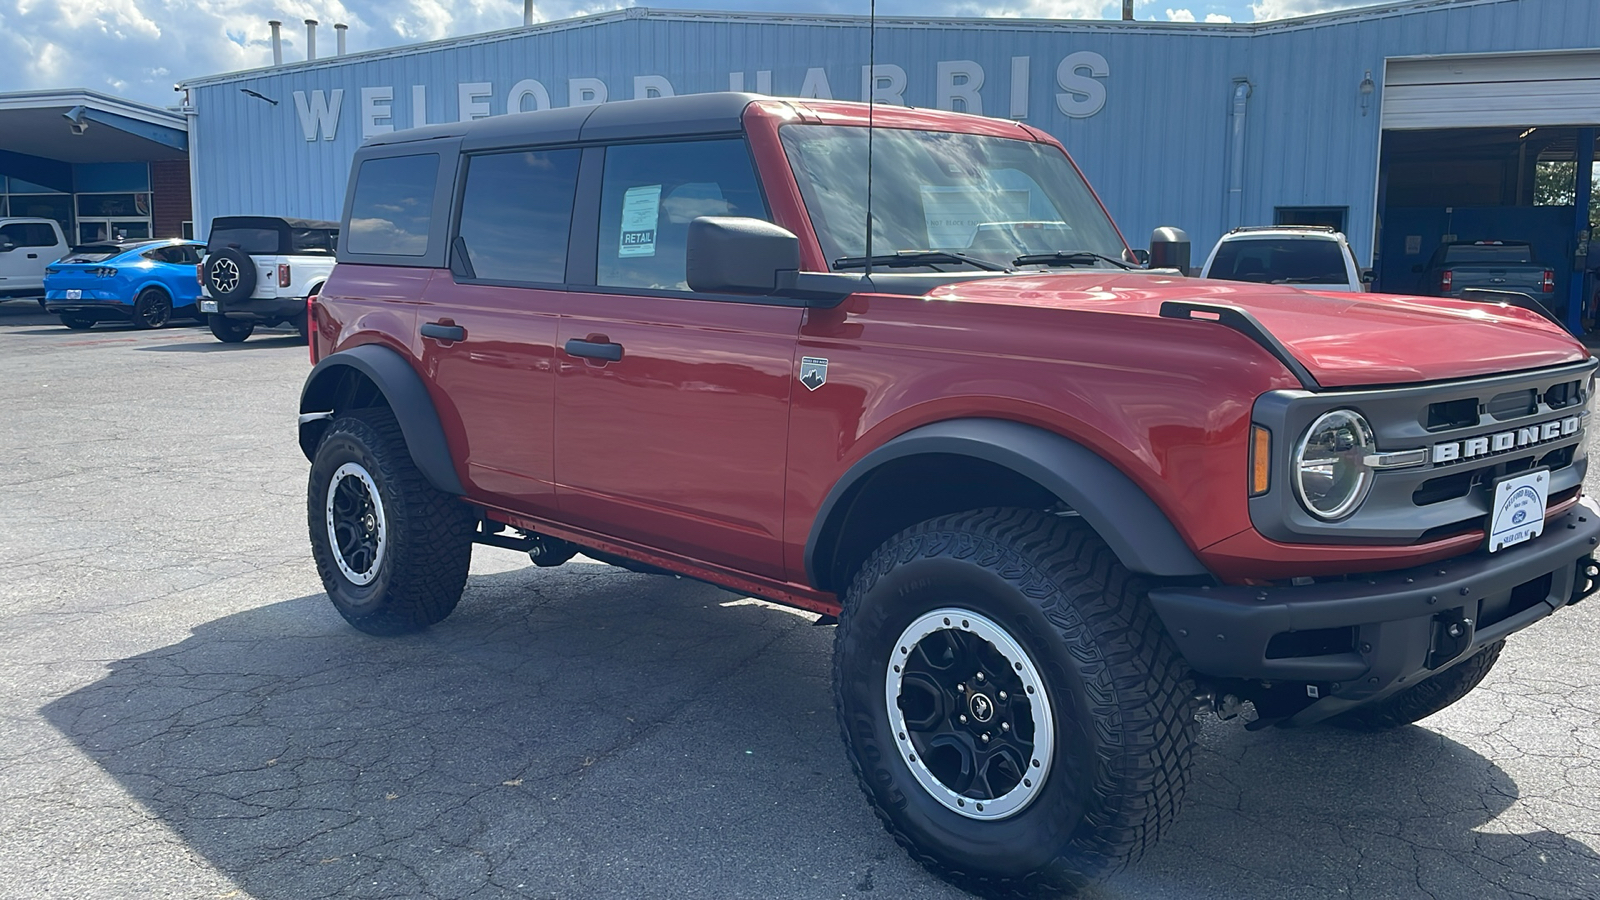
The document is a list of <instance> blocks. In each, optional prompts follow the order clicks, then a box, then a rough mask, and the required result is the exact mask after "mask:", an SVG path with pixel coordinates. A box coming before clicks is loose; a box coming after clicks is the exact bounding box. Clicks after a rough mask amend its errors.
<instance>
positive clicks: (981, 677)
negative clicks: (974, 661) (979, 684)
mask: <svg viewBox="0 0 1600 900" xmlns="http://www.w3.org/2000/svg"><path fill="white" fill-rule="evenodd" d="M978 680H979V681H982V680H983V673H982V672H979V673H978Z"/></svg>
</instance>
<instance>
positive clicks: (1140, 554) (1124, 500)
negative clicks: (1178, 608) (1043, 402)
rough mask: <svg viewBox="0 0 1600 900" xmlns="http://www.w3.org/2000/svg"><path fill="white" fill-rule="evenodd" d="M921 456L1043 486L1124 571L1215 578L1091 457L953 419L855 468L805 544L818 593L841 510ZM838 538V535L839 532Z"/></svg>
mask: <svg viewBox="0 0 1600 900" xmlns="http://www.w3.org/2000/svg"><path fill="white" fill-rule="evenodd" d="M922 454H941V455H946V456H966V457H972V458H975V459H981V460H984V461H985V462H989V463H993V464H996V465H999V466H1002V467H1004V468H1006V469H1009V470H1011V471H1012V472H1015V473H1016V474H1018V475H1020V476H1022V477H1024V478H1027V479H1028V480H1030V481H1032V482H1034V483H1035V484H1038V485H1040V486H1041V487H1043V488H1044V489H1045V490H1047V491H1049V492H1050V493H1052V494H1054V495H1055V496H1056V497H1058V498H1060V499H1061V501H1062V502H1063V503H1065V504H1066V505H1067V506H1069V507H1070V508H1071V509H1073V510H1074V511H1075V512H1077V513H1078V514H1079V515H1080V516H1082V517H1083V519H1084V521H1086V522H1087V523H1089V526H1090V527H1092V528H1093V529H1094V530H1095V532H1096V533H1098V534H1099V535H1100V537H1101V539H1103V540H1104V541H1105V542H1106V543H1107V544H1108V545H1110V547H1111V549H1112V551H1113V552H1115V553H1116V554H1117V557H1118V558H1119V559H1121V560H1122V564H1123V565H1125V566H1127V567H1128V568H1129V569H1131V570H1133V571H1135V572H1143V573H1145V574H1149V575H1156V576H1160V577H1174V578H1176V577H1193V576H1209V575H1210V574H1211V573H1210V572H1209V571H1207V569H1206V567H1205V566H1204V565H1203V564H1202V563H1201V562H1200V560H1199V558H1197V557H1196V556H1195V555H1194V551H1193V550H1191V549H1189V545H1188V544H1187V543H1185V542H1184V540H1183V537H1182V536H1181V535H1179V534H1178V530H1177V529H1176V528H1174V527H1173V525H1172V522H1171V521H1170V520H1169V519H1168V518H1167V516H1166V513H1164V512H1162V511H1161V508H1160V507H1159V506H1157V505H1156V504H1155V501H1153V500H1151V499H1150V497H1149V495H1148V494H1146V493H1145V492H1144V490H1143V489H1141V488H1140V487H1139V486H1138V485H1137V484H1135V483H1134V482H1133V479H1131V478H1129V477H1128V476H1127V475H1125V474H1123V472H1122V470H1121V469H1118V468H1117V467H1116V466H1114V465H1112V464H1111V463H1110V462H1107V461H1106V460H1105V459H1104V458H1103V457H1101V456H1100V455H1099V454H1097V453H1095V452H1094V451H1093V450H1090V449H1089V448H1087V447H1085V446H1083V445H1082V444H1079V443H1078V442H1076V441H1073V440H1071V439H1069V438H1065V437H1062V436H1061V435H1059V434H1055V433H1054V432H1050V431H1046V430H1044V429H1042V428H1037V427H1035V426H1032V425H1025V424H1023V423H1021V422H1012V421H1009V420H1005V419H951V420H948V421H944V422H935V423H933V424H931V425H923V426H921V427H919V428H913V429H912V430H910V431H908V432H906V433H905V434H902V435H900V436H899V437H896V438H893V439H891V440H889V441H887V442H885V443H884V444H883V445H882V446H880V447H878V448H877V449H875V450H873V451H872V452H871V453H868V454H867V455H866V456H865V457H863V458H862V459H861V460H860V461H858V462H857V463H856V464H855V465H853V466H851V467H850V468H849V470H847V471H846V472H845V474H844V477H842V478H840V479H839V481H838V483H837V484H835V485H834V486H833V489H832V490H831V491H829V492H828V497H827V499H826V500H824V501H823V504H822V508H821V509H820V510H818V512H817V517H816V519H815V520H814V521H813V522H812V524H811V533H810V535H809V536H808V537H807V539H806V551H805V554H806V555H805V563H806V577H807V578H808V579H809V580H810V582H811V584H813V585H817V584H820V583H821V582H820V581H819V580H818V576H819V575H820V572H821V570H822V569H823V568H824V567H822V566H819V565H818V559H817V557H818V554H819V553H822V552H830V553H831V552H832V548H831V547H826V548H825V547H824V546H823V544H824V540H825V539H824V535H825V533H827V532H828V531H829V528H830V525H833V524H836V523H833V521H832V520H833V519H834V518H835V515H836V513H838V512H840V509H839V504H840V502H841V501H843V500H844V499H845V498H847V497H849V496H850V495H851V491H852V489H853V488H854V487H855V486H856V485H857V484H860V483H861V482H862V480H863V479H864V478H866V477H867V476H868V475H870V474H871V473H872V472H873V471H874V470H876V469H877V468H878V467H879V466H882V465H883V464H885V463H888V462H891V461H893V460H897V459H903V458H905V457H909V456H918V455H922ZM833 532H834V533H837V528H834V529H833Z"/></svg>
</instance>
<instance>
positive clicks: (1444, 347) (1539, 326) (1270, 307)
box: [928, 270, 1589, 387]
mask: <svg viewBox="0 0 1600 900" xmlns="http://www.w3.org/2000/svg"><path fill="white" fill-rule="evenodd" d="M928 296H929V297H930V298H938V299H945V300H959V301H966V302H974V303H995V304H1003V305H1008V306H1043V307H1058V308H1064V309H1065V308H1070V309H1081V310H1092V311H1099V312H1106V313H1114V314H1122V315H1130V316H1149V317H1152V318H1159V315H1160V309H1161V304H1162V303H1164V302H1166V301H1169V300H1188V301H1191V302H1196V303H1216V304H1221V305H1226V306H1237V307H1239V308H1241V309H1244V310H1247V311H1248V312H1250V314H1251V315H1253V316H1255V318H1256V320H1257V321H1259V322H1260V323H1261V325H1262V326H1263V327H1264V328H1266V329H1267V331H1269V332H1270V333H1271V334H1272V335H1273V336H1274V337H1276V338H1277V339H1278V341H1279V342H1280V343H1282V344H1283V345H1284V346H1285V347H1286V348H1287V349H1288V350H1289V352H1290V353H1291V354H1293V355H1294V357H1295V358H1296V359H1298V360H1299V361H1300V363H1301V364H1302V365H1304V366H1305V367H1306V369H1307V370H1308V371H1310V372H1311V374H1312V375H1313V376H1314V377H1315V378H1316V379H1317V381H1318V382H1319V383H1320V384H1321V385H1323V386H1324V387H1357V386H1370V385H1387V384H1408V383H1414V382H1423V381H1444V380H1448V379H1453V378H1471V377H1474V376H1478V375H1490V374H1497V373H1501V372H1515V371H1520V370H1526V369H1537V368H1543V367H1545V366H1555V365H1561V364H1563V363H1572V362H1581V361H1582V360H1585V359H1587V358H1588V356H1589V351H1588V350H1587V349H1585V348H1584V346H1583V344H1581V343H1579V342H1578V341H1577V340H1575V339H1573V337H1572V336H1571V335H1569V334H1568V333H1567V332H1566V331H1565V330H1564V329H1562V328H1561V327H1560V326H1558V325H1556V324H1554V323H1553V322H1551V321H1549V320H1548V319H1545V318H1543V317H1541V316H1539V315H1538V314H1536V313H1533V312H1529V311H1527V310H1523V309H1517V308H1514V307H1505V306H1499V305H1495V304H1489V303H1476V302H1472V301H1464V300H1447V299H1442V298H1437V297H1407V296H1400V295H1392V294H1350V293H1318V292H1313V291H1303V290H1297V289H1295V288H1291V287H1283V286H1279V285H1265V284H1246V283H1242V282H1232V281H1215V280H1210V279H1206V280H1202V279H1197V278H1183V277H1180V276H1176V275H1158V274H1147V273H1144V272H1110V271H1106V270H1094V271H1087V270H1080V271H1077V272H1064V273H1050V274H1047V275H1037V276H1033V275H1029V276H1021V277H1012V278H996V279H980V280H976V281H966V282H958V283H955V284H950V285H946V286H944V287H941V288H938V289H937V290H935V291H933V292H932V293H930V294H929V295H928ZM1217 327H1218V328H1222V327H1225V326H1222V325H1218V326H1217Z"/></svg>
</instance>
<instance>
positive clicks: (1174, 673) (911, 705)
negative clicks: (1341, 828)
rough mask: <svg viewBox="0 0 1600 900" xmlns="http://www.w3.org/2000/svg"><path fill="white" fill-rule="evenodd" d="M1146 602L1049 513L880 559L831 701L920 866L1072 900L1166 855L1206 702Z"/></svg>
mask: <svg viewBox="0 0 1600 900" xmlns="http://www.w3.org/2000/svg"><path fill="white" fill-rule="evenodd" d="M1145 590H1146V589H1145V586H1144V585H1143V584H1142V583H1141V582H1140V581H1139V580H1138V579H1137V578H1136V577H1135V576H1133V575H1132V574H1131V573H1129V572H1128V571H1127V570H1126V569H1124V568H1123V567H1122V565H1121V563H1120V562H1119V561H1118V560H1117V558H1116V556H1115V555H1114V554H1113V553H1112V552H1111V550H1110V548H1108V547H1107V546H1106V545H1105V543H1104V542H1103V541H1101V540H1100V539H1099V537H1098V536H1096V535H1095V534H1094V532H1093V531H1092V530H1090V529H1089V528H1088V527H1087V526H1085V525H1084V524H1083V523H1082V521H1081V520H1078V519H1067V518H1062V517H1060V516H1055V515H1051V514H1049V513H1045V512H1041V511H1035V510H1022V509H983V510H975V511H971V512H966V513H961V514H958V515H953V516H947V517H944V518H941V519H935V520H932V521H929V522H924V523H922V524H920V525H917V526H915V527H913V528H911V529H908V530H906V531H904V532H901V533H900V534H898V535H896V536H895V537H893V538H891V539H889V541H887V542H886V543H885V544H884V545H883V546H881V547H880V548H879V549H878V550H877V551H876V552H875V553H873V555H872V556H871V557H870V558H869V559H868V560H867V562H866V563H865V564H864V566H863V567H862V569H861V571H860V572H859V573H858V574H857V576H856V578H855V580H854V582H853V583H852V585H851V587H850V590H849V592H848V595H847V598H846V602H845V605H844V610H843V612H842V613H841V615H840V621H839V629H838V633H837V636H836V638H835V652H834V678H833V682H834V696H835V700H836V702H837V705H838V712H839V721H840V727H841V729H842V730H843V732H844V740H845V745H846V747H847V749H848V750H849V754H850V758H851V762H852V765H853V767H854V768H855V772H856V776H857V779H858V781H859V782H860V785H861V789H862V791H863V792H865V793H866V795H867V799H868V800H869V802H870V803H871V804H872V806H873V808H874V810H875V811H876V812H877V814H878V817H879V818H880V819H881V820H882V821H883V824H884V827H885V828H886V829H887V830H888V832H889V833H890V834H891V835H892V836H893V837H894V838H895V840H896V841H897V842H899V843H900V845H901V846H902V847H904V848H906V850H907V851H909V852H910V853H911V855H912V856H913V857H914V858H916V859H917V860H918V861H919V862H921V863H923V864H924V865H925V866H927V867H928V868H930V869H931V870H933V871H934V872H936V873H937V874H940V875H941V876H944V877H946V878H950V879H951V880H953V881H956V882H957V883H959V884H962V885H963V886H967V887H971V888H973V889H975V890H978V891H980V892H984V893H987V892H993V891H1007V890H1019V889H1021V890H1026V889H1032V888H1035V887H1045V886H1048V887H1053V888H1056V889H1066V890H1071V889H1074V888H1076V887H1078V886H1081V885H1082V884H1083V883H1085V882H1086V881H1089V880H1092V879H1095V878H1099V877H1102V876H1105V875H1108V874H1110V873H1112V872H1115V871H1117V870H1118V869H1120V868H1122V867H1123V866H1125V865H1127V864H1128V863H1129V862H1132V861H1134V860H1136V859H1137V858H1138V857H1139V856H1140V855H1142V854H1143V852H1144V851H1145V849H1146V848H1148V847H1149V846H1151V845H1153V844H1154V843H1155V841H1156V839H1157V837H1158V835H1159V833H1160V832H1161V830H1162V829H1163V828H1165V827H1166V826H1168V825H1169V824H1171V822H1172V821H1173V819H1174V818H1175V816H1176V813H1177V809H1178V805H1179V802H1180V801H1181V799H1182V797H1183V793H1184V788H1185V785H1186V782H1187V777H1188V769H1189V760H1190V754H1191V745H1192V743H1193V730H1194V710H1193V699H1192V698H1193V696H1194V685H1193V682H1192V680H1191V678H1190V675H1189V671H1188V668H1187V666H1186V665H1185V664H1184V662H1183V660H1182V658H1181V657H1180V656H1179V655H1178V653H1177V651H1176V649H1175V648H1174V647H1173V645H1172V643H1171V641H1170V640H1169V639H1168V637H1167V635H1166V633H1165V632H1164V631H1163V629H1162V627H1161V623H1160V621H1159V620H1158V619H1157V618H1156V616H1155V613H1154V612H1153V610H1152V609H1151V608H1150V605H1149V603H1148V602H1147V601H1146V600H1145V597H1144V594H1145ZM969 670H970V671H969ZM891 697H893V698H894V699H893V700H891ZM986 736H987V740H986V739H985V737H986Z"/></svg>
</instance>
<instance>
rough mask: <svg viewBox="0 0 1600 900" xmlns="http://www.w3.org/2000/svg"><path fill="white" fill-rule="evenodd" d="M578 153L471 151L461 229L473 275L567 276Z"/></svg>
mask: <svg viewBox="0 0 1600 900" xmlns="http://www.w3.org/2000/svg"><path fill="white" fill-rule="evenodd" d="M579 157H580V151H578V150H545V151H529V152H521V153H495V154H490V155H485V156H474V157H472V159H471V160H470V161H469V162H468V163H467V185H466V189H465V190H464V191H463V192H462V197H461V227H460V229H459V231H458V234H459V237H460V240H461V245H460V247H459V249H461V250H464V251H465V252H466V255H467V260H468V261H469V262H470V263H471V266H472V275H473V276H474V277H476V278H481V279H485V280H487V281H523V282H535V283H543V284H560V283H561V282H564V281H566V278H567V236H568V233H569V232H570V230H571V228H572V198H573V195H574V194H575V193H576V192H577V188H578V159H579Z"/></svg>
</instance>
